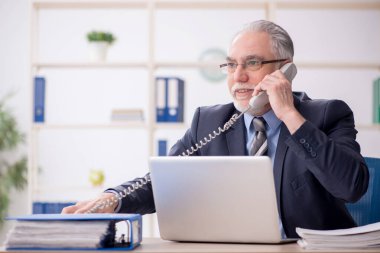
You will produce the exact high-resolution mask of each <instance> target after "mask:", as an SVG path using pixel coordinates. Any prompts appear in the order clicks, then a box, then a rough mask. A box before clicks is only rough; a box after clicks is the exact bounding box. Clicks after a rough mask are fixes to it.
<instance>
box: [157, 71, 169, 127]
mask: <svg viewBox="0 0 380 253" xmlns="http://www.w3.org/2000/svg"><path fill="white" fill-rule="evenodd" d="M166 104H167V88H166V79H165V78H162V77H157V78H156V121H157V122H166V121H167V106H166Z"/></svg>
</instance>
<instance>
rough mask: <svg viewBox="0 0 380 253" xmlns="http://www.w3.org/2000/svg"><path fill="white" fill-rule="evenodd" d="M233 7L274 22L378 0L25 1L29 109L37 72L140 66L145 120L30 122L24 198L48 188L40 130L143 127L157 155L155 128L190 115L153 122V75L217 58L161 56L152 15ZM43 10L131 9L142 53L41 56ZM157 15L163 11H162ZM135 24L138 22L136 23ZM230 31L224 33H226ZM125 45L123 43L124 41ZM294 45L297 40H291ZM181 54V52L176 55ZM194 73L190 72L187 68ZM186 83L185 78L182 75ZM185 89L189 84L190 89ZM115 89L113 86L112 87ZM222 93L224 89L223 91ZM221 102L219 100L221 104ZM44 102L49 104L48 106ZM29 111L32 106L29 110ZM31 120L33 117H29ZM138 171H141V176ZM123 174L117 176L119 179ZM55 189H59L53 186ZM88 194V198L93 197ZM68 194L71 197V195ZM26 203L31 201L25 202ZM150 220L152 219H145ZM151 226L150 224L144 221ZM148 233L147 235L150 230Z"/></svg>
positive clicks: (378, 66)
mask: <svg viewBox="0 0 380 253" xmlns="http://www.w3.org/2000/svg"><path fill="white" fill-rule="evenodd" d="M231 9H233V10H234V11H236V12H239V11H242V12H243V11H247V10H254V11H256V12H258V13H259V14H260V15H262V18H266V19H270V20H274V21H276V20H277V19H278V17H279V15H278V12H279V11H282V10H303V9H305V10H319V11H322V12H323V11H326V10H341V9H342V10H360V11H367V10H368V11H380V3H379V2H378V1H360V2H359V1H351V0H335V1H318V0H315V1H314V0H312V1H308V0H300V1H286V0H272V1H264V0H257V1H251V0H237V1H227V0H219V1H216V0H205V1H202V0H189V1H181V0H81V1H75V0H30V20H31V22H30V24H31V29H30V31H31V36H30V38H31V39H30V48H31V57H30V80H31V85H30V94H31V96H30V98H31V99H30V100H31V101H30V106H31V107H30V108H33V82H32V80H33V77H34V76H36V75H39V74H41V73H42V74H44V73H46V71H55V72H65V71H72V70H75V71H77V72H80V73H87V71H94V70H95V71H124V70H125V71H129V70H133V71H144V73H145V75H146V80H144V81H143V82H144V85H146V90H147V95H146V101H145V102H144V103H145V105H144V107H145V108H146V110H145V111H144V115H145V121H144V122H138V123H134V122H132V123H109V122H100V123H99V122H79V123H78V122H49V119H47V120H46V122H45V123H42V124H40V123H38V124H37V123H34V122H33V121H32V124H31V128H30V133H29V144H30V145H29V155H28V156H29V200H30V203H32V201H33V200H35V199H36V196H38V195H39V194H41V192H43V191H48V189H49V188H48V187H46V186H44V185H40V184H39V182H40V181H39V169H38V168H39V160H40V155H41V152H40V149H42V148H43V146H42V145H43V143H41V140H40V138H41V137H40V135H43V134H44V133H45V132H52V131H55V132H58V131H65V132H67V131H69V132H70V133H72V132H83V131H87V130H88V131H103V132H104V131H107V132H108V131H109V132H114V131H118V132H119V131H132V132H133V133H135V132H139V133H140V132H143V133H144V134H145V136H146V138H144V140H142V145H143V146H144V149H146V150H144V154H145V156H146V158H147V157H148V156H150V155H154V154H156V151H155V143H156V139H157V135H156V134H157V133H158V132H160V131H164V132H165V131H166V132H167V131H170V132H183V131H184V130H186V128H187V127H188V122H189V120H190V119H189V117H187V118H186V121H185V122H184V123H178V124H177V123H175V124H173V123H156V122H155V118H156V115H155V104H154V100H155V77H156V76H157V74H158V73H160V71H163V70H170V71H171V72H170V73H173V72H174V73H173V75H175V74H176V73H175V71H177V70H178V71H193V70H196V69H199V68H205V67H210V66H215V65H216V64H219V62H199V61H197V60H196V59H194V58H189V57H188V58H186V59H162V57H160V55H159V52H158V50H157V43H158V42H157V41H158V39H159V37H160V36H161V34H160V32H159V29H158V27H157V24H156V19H157V16H159V14H160V12H162V11H173V12H175V11H177V10H192V11H212V10H218V11H229V10H231ZM46 10H55V11H58V12H59V11H64V12H66V13H67V12H69V11H78V10H80V11H83V12H86V11H94V10H95V11H96V10H108V11H109V13H112V12H117V11H119V10H136V11H140V12H143V16H144V17H143V19H145V23H144V25H142V26H143V27H142V28H141V29H140V31H141V32H142V33H144V34H146V37H144V38H146V43H145V44H143V45H142V47H143V50H142V51H143V53H144V57H141V58H142V59H141V58H139V57H135V58H136V59H129V58H128V57H124V58H123V57H114V59H112V60H110V61H107V62H104V63H91V62H87V61H85V59H83V57H82V58H79V59H78V58H77V59H73V60H72V59H63V60H62V59H54V58H51V59H46V57H45V59H44V57H40V51H41V44H43V43H44V40H46V38H43V37H42V36H40V32H41V31H40V27H41V25H43V23H42V22H43V20H41V19H40V15H41V12H43V11H46ZM161 15H162V13H161ZM136 25H139V24H136ZM232 34H233V33H231V34H229V35H228V36H229V37H230V36H231V35H232ZM127 46H128V45H127ZM296 46H297V45H296ZM179 58H180V57H179ZM295 63H296V65H297V67H298V68H299V69H306V70H307V69H328V70H331V69H333V70H366V71H367V70H369V71H372V72H376V73H378V74H379V73H380V62H379V61H378V60H377V61H372V60H369V61H355V62H352V61H349V60H344V59H340V60H336V61H330V60H319V59H318V60H304V59H301V60H298V61H297V58H296V59H295ZM191 73H193V72H191ZM185 82H186V80H185ZM49 89H54V83H49ZM189 89H190V88H189ZM193 89H194V88H193ZM115 92H116V93H117V92H118V91H117V90H115ZM223 92H226V91H225V90H223ZM222 102H223V101H222ZM222 102H221V103H222ZM47 106H49V105H47ZM31 112H32V110H31ZM31 120H32V117H31ZM358 128H359V129H364V130H366V131H379V129H380V128H379V126H378V125H372V124H358ZM142 173H143V172H141V173H140V175H141V174H142ZM127 179H129V177H127V178H124V177H123V178H122V179H121V181H120V182H119V183H121V182H122V181H123V180H127ZM71 188H72V189H76V190H77V191H80V192H83V193H84V194H89V192H90V193H93V192H95V191H97V192H100V191H101V190H102V189H95V190H89V189H88V188H86V187H83V188H81V187H78V186H73V187H71ZM57 189H59V190H57ZM57 189H56V190H52V191H54V192H55V193H59V192H60V191H64V190H65V187H61V186H59V187H57ZM93 196H94V195H92V196H90V195H89V198H91V197H93ZM70 197H71V196H70ZM30 206H31V204H30ZM149 223H153V219H151V220H150V221H149ZM149 226H151V228H152V226H153V225H151V224H150V225H149ZM153 234H154V233H153V232H151V233H150V234H147V235H153Z"/></svg>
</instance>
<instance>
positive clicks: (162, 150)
mask: <svg viewBox="0 0 380 253" xmlns="http://www.w3.org/2000/svg"><path fill="white" fill-rule="evenodd" d="M167 143H168V142H167V140H158V156H167V154H168V153H167Z"/></svg>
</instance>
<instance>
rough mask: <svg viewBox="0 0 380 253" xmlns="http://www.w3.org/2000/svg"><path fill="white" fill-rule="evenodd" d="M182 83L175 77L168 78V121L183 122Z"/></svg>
mask: <svg viewBox="0 0 380 253" xmlns="http://www.w3.org/2000/svg"><path fill="white" fill-rule="evenodd" d="M183 107H184V81H183V80H182V79H180V78H177V77H171V78H168V121H169V122H183V109H184V108H183Z"/></svg>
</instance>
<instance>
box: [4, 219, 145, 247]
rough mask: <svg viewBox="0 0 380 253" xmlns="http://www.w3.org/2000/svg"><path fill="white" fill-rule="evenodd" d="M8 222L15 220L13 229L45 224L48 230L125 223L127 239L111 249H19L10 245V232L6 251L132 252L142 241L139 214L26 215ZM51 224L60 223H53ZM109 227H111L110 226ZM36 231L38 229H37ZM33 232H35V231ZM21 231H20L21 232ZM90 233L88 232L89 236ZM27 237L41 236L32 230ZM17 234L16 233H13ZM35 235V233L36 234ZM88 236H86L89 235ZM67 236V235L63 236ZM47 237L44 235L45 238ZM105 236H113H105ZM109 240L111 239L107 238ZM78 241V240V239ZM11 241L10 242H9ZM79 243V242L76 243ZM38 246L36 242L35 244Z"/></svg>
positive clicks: (116, 243) (35, 238)
mask: <svg viewBox="0 0 380 253" xmlns="http://www.w3.org/2000/svg"><path fill="white" fill-rule="evenodd" d="M7 219H8V220H16V221H17V222H16V225H15V228H17V225H18V224H20V225H22V224H23V222H35V223H36V224H38V223H45V224H49V223H50V224H51V226H49V228H54V227H57V226H58V225H56V224H64V223H65V222H66V221H67V222H74V224H77V226H80V225H81V224H83V223H81V222H83V221H87V222H90V224H91V222H97V221H110V224H113V223H111V222H118V221H125V222H126V224H127V225H128V226H127V227H128V234H129V235H128V238H127V240H126V241H125V240H124V238H123V241H122V242H120V241H119V242H116V241H115V243H114V245H113V247H93V248H88V247H76V245H67V246H64V247H54V244H52V245H49V247H38V246H37V247H19V246H17V244H12V243H11V242H12V240H11V239H12V231H15V228H14V230H11V232H10V233H9V235H8V237H7V240H6V242H5V247H6V249H7V250H40V249H42V250H132V249H134V248H135V247H137V246H138V245H140V243H141V240H142V218H141V215H139V214H36V215H26V216H19V217H11V218H7ZM53 222H61V223H55V224H54V223H53ZM24 224H25V223H24ZM77 226H72V229H73V230H74V229H75V228H76V227H77ZM110 226H111V225H110ZM37 230H38V229H37ZM37 230H35V231H37ZM21 231H22V230H21ZM90 232H91V231H88V233H89V234H91V233H90ZM28 233H29V234H28V235H29V237H32V236H34V237H32V238H33V240H38V239H39V238H42V236H40V235H39V236H36V235H35V234H33V229H29V230H28ZM14 234H16V237H15V238H17V234H18V233H16V232H14ZM36 234H37V232H36ZM89 234H88V235H89ZM65 235H66V236H67V234H65ZM88 235H86V234H84V235H83V238H86V237H88ZM46 236H48V235H45V237H46ZM56 236H59V233H58V234H56ZM105 236H113V235H108V234H106V235H105ZM108 238H111V237H108ZM17 239H21V240H19V241H21V242H22V241H23V240H22V239H23V238H17ZM78 240H80V238H78ZM10 241H11V242H10ZM13 241H14V240H13ZM78 243H79V241H78ZM36 245H38V241H37V243H36Z"/></svg>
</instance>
